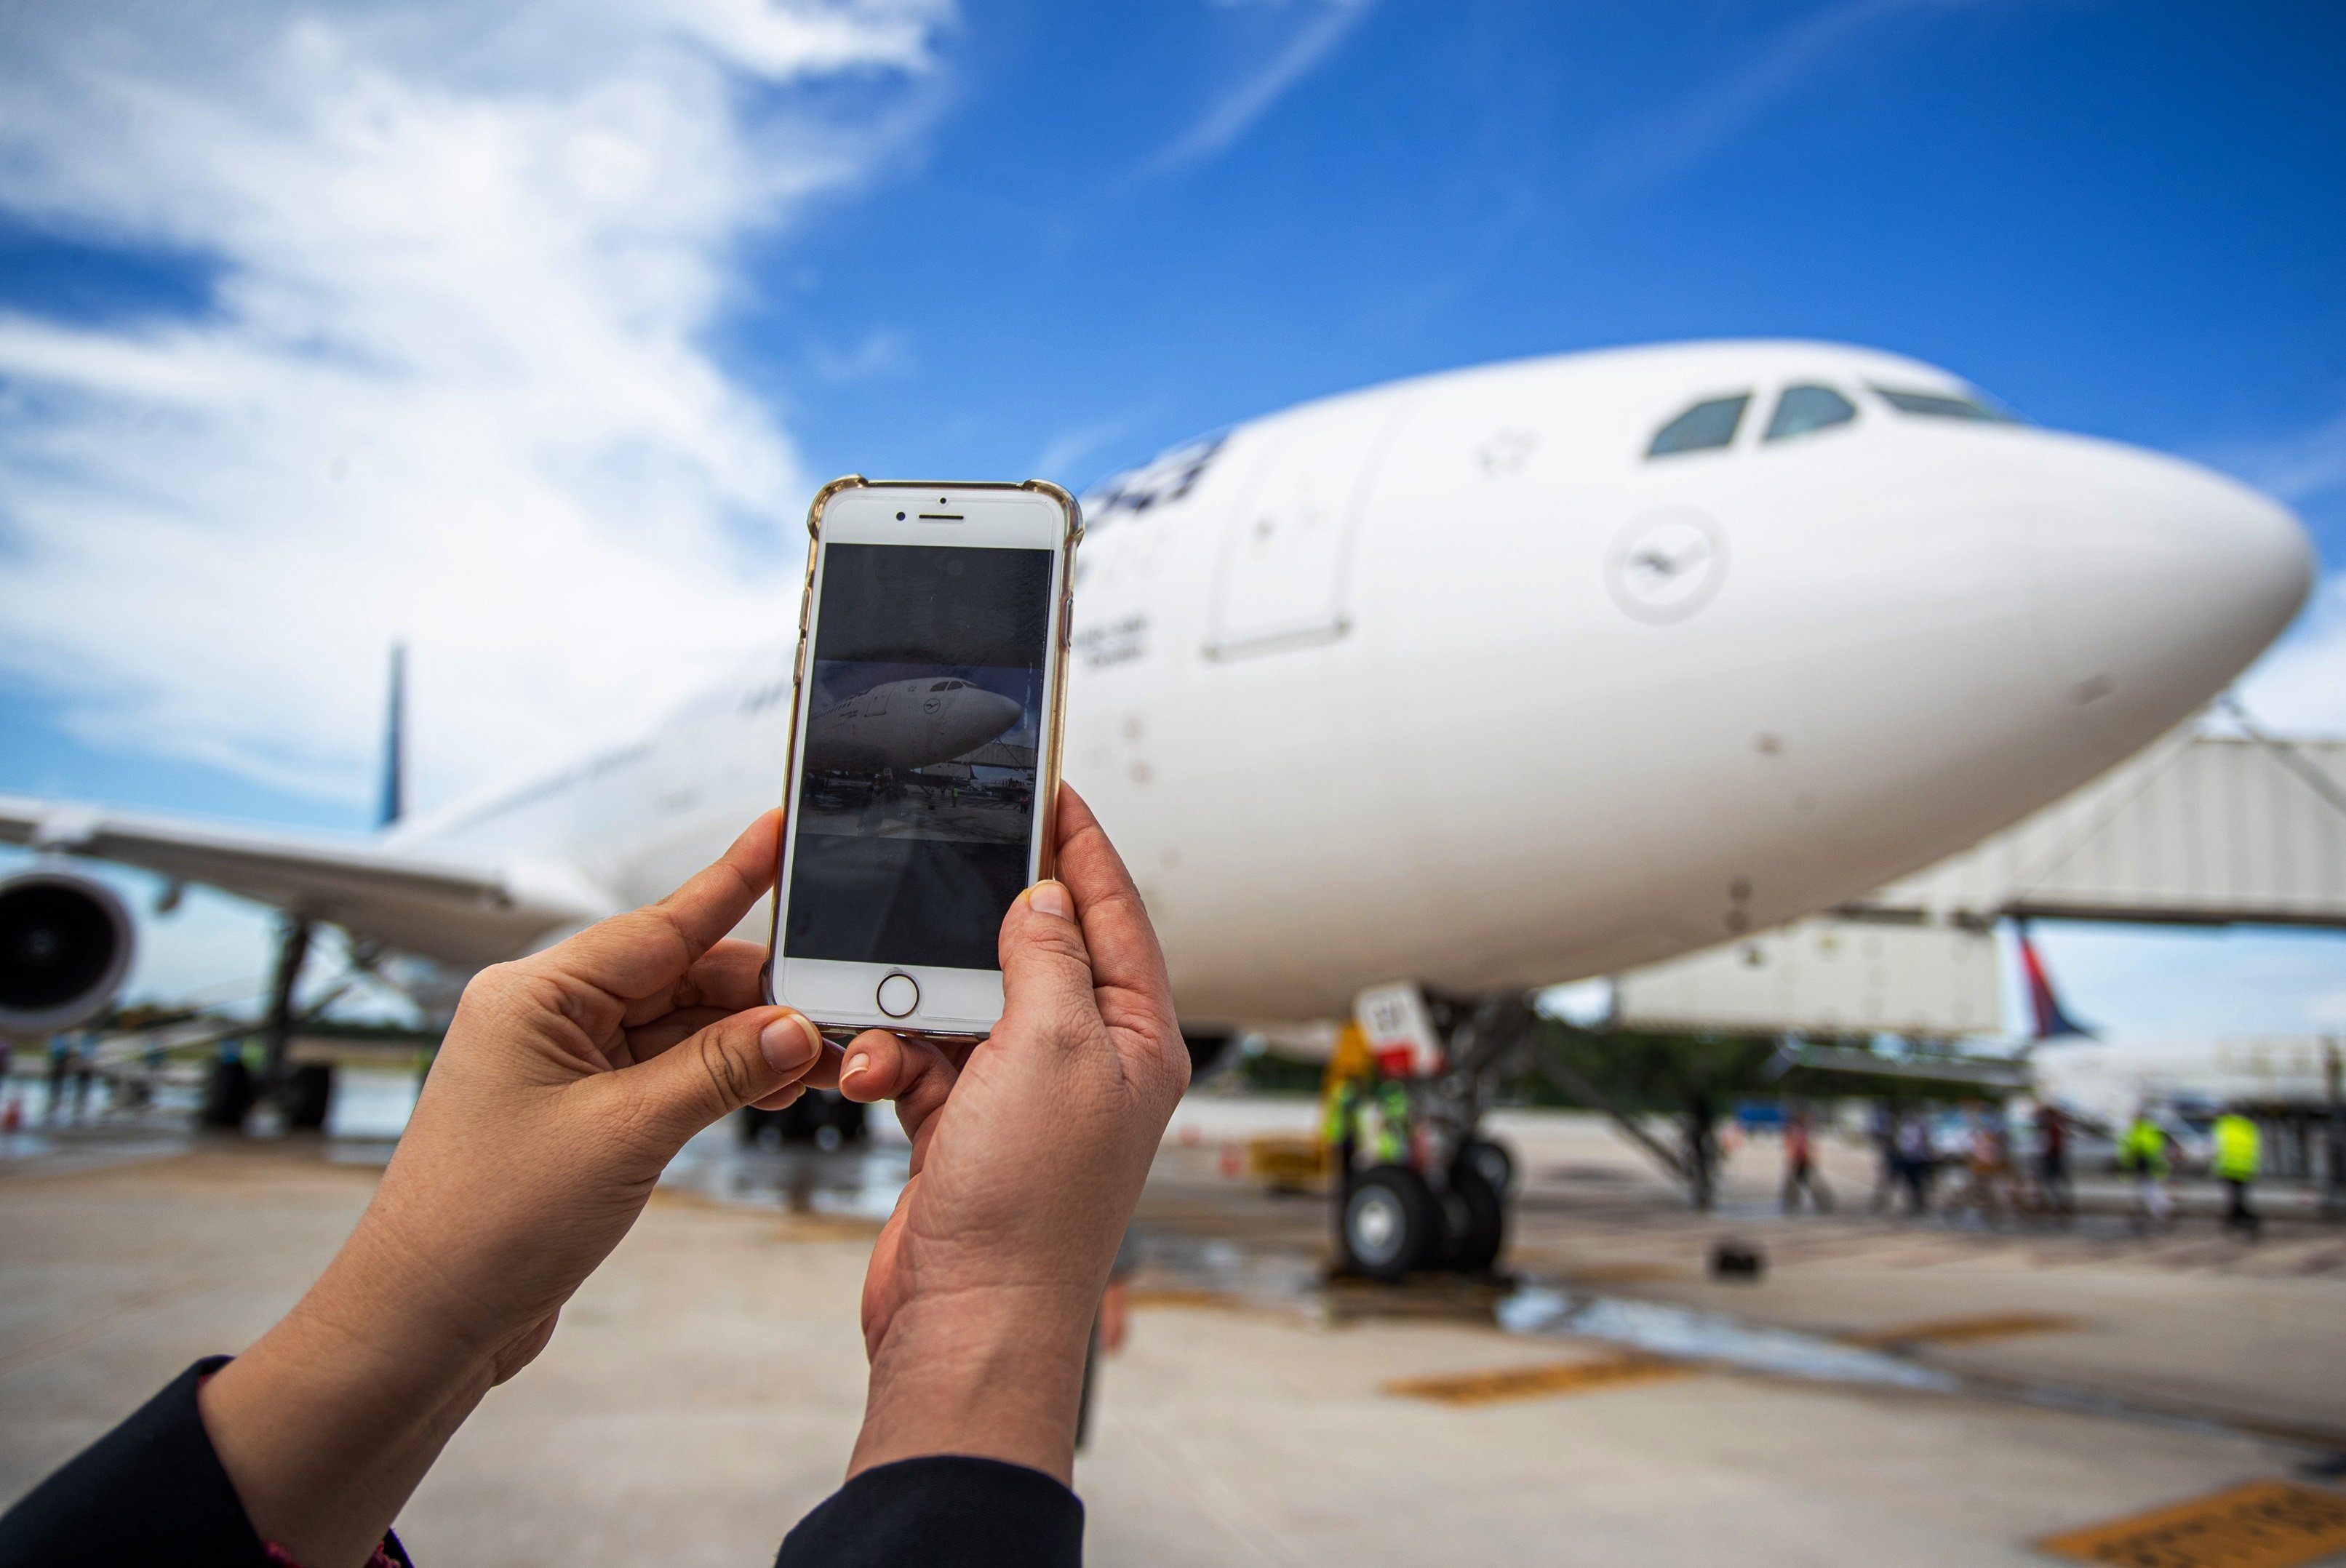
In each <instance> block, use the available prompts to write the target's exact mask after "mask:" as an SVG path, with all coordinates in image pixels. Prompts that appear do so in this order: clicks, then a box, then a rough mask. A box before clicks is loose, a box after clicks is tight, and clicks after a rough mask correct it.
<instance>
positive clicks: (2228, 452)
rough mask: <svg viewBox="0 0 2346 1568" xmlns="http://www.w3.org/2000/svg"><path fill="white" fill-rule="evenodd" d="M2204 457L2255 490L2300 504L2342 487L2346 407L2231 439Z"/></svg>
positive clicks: (2345, 479)
mask: <svg viewBox="0 0 2346 1568" xmlns="http://www.w3.org/2000/svg"><path fill="white" fill-rule="evenodd" d="M2206 458H2207V461H2208V463H2212V464H2213V465H2214V466H2216V467H2218V468H2222V469H2226V470H2229V472H2231V473H2237V474H2239V476H2240V477H2241V478H2242V479H2245V480H2247V481H2248V482H2249V484H2253V485H2255V486H2256V487H2257V488H2258V489H2259V490H2264V491H2269V492H2270V493H2271V494H2275V495H2278V496H2280V498H2281V499H2282V500H2284V501H2287V502H2290V503H2292V504H2299V505H2302V504H2304V503H2306V502H2308V501H2310V500H2312V499H2313V498H2314V497H2315V496H2317V495H2321V494H2327V493H2328V492H2330V491H2332V490H2336V489H2338V488H2340V487H2341V486H2346V412H2339V413H2336V414H2333V415H2331V417H2330V418H2328V419H2325V420H2322V421H2320V422H2319V423H2314V424H2311V425H2309V426H2307V427H2306V428H2305V429H2303V430H2300V431H2294V432H2291V433H2289V434H2287V435H2283V436H2280V437H2277V438H2275V439H2272V440H2268V441H2247V442H2235V443H2232V444H2230V445H2229V446H2223V447H2219V448H2217V449H2215V450H2212V451H2210V452H2208V453H2207V454H2206Z"/></svg>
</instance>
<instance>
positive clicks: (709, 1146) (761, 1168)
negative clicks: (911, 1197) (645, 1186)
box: [660, 1123, 913, 1227]
mask: <svg viewBox="0 0 2346 1568" xmlns="http://www.w3.org/2000/svg"><path fill="white" fill-rule="evenodd" d="M912 1156H913V1151H912V1149H911V1147H910V1146H909V1145H905V1144H903V1143H897V1142H888V1143H878V1142H875V1143H872V1144H869V1145H862V1146H855V1145H851V1146H849V1147H847V1148H842V1149H836V1150H824V1149H813V1148H797V1147H787V1146H786V1147H783V1148H779V1149H774V1148H764V1147H756V1146H744V1145H742V1144H741V1143H740V1142H739V1140H738V1139H737V1138H736V1137H735V1135H734V1134H733V1130H732V1128H731V1126H730V1125H727V1124H722V1123H720V1124H719V1125H718V1126H716V1127H714V1128H712V1129H710V1130H709V1132H706V1133H703V1134H701V1135H699V1137H697V1138H694V1139H693V1140H692V1141H691V1142H690V1143H688V1144H687V1145H685V1146H684V1152H683V1153H681V1154H679V1155H678V1156H677V1157H676V1158H675V1160H673V1161H672V1162H670V1164H669V1166H668V1169H667V1170H666V1171H665V1172H664V1173H662V1175H661V1176H660V1187H661V1189H662V1190H664V1191H667V1192H670V1193H676V1194H690V1195H694V1196H700V1197H705V1198H708V1199H709V1200H711V1201H713V1202H716V1203H719V1204H724V1205H729V1206H738V1207H752V1208H764V1209H779V1210H780V1211H781V1212H783V1213H785V1214H789V1215H792V1216H798V1217H814V1218H821V1219H830V1220H838V1221H843V1222H855V1223H857V1224H860V1225H861V1226H862V1227H876V1226H878V1225H880V1224H882V1222H884V1221H885V1220H886V1219H887V1217H888V1216H889V1215H890V1214H892V1212H894V1210H895V1207H896V1196H897V1195H898V1194H899V1193H901V1192H903V1190H904V1182H905V1179H906V1177H907V1176H908V1174H909V1173H910V1170H911V1166H912Z"/></svg>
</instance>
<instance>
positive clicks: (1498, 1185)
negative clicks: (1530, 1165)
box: [1458, 1138, 1515, 1198]
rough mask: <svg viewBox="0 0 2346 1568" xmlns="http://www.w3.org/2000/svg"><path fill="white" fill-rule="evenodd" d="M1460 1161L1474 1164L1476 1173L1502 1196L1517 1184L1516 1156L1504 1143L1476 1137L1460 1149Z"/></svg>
mask: <svg viewBox="0 0 2346 1568" xmlns="http://www.w3.org/2000/svg"><path fill="white" fill-rule="evenodd" d="M1458 1162H1459V1164H1461V1165H1464V1166H1472V1167H1473V1168H1474V1173H1475V1174H1476V1175H1478V1176H1481V1177H1482V1178H1483V1179H1484V1181H1485V1182H1488V1183H1489V1184H1490V1186H1491V1190H1492V1191H1493V1192H1494V1193H1497V1194H1498V1195H1499V1196H1501V1197H1502V1198H1505V1196H1507V1190H1508V1189H1509V1188H1510V1187H1512V1186H1515V1156H1513V1155H1511V1154H1509V1153H1508V1152H1507V1145H1505V1144H1494V1143H1493V1142H1491V1141H1490V1140H1489V1139H1488V1138H1476V1139H1475V1140H1474V1142H1472V1143H1470V1144H1468V1145H1466V1146H1465V1147H1464V1148H1463V1149H1460V1150H1459V1151H1458Z"/></svg>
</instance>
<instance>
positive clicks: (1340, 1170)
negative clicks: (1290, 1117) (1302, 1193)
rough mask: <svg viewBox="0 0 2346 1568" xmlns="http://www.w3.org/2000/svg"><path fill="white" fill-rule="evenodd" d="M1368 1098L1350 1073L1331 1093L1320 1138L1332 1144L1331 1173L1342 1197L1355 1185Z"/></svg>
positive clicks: (1330, 1148) (1338, 1082)
mask: <svg viewBox="0 0 2346 1568" xmlns="http://www.w3.org/2000/svg"><path fill="white" fill-rule="evenodd" d="M1366 1098H1367V1096H1366V1095H1364V1094H1363V1093H1362V1089H1361V1081H1360V1080H1359V1079H1358V1078H1354V1077H1350V1076H1347V1077H1342V1078H1339V1079H1337V1080H1336V1088H1335V1092H1334V1093H1333V1094H1331V1095H1329V1096H1328V1115H1327V1118H1326V1119H1325V1121H1323V1122H1322V1123H1321V1128H1320V1138H1321V1142H1322V1143H1324V1144H1326V1145H1328V1172H1329V1174H1330V1175H1331V1176H1333V1177H1335V1180H1336V1191H1337V1193H1338V1194H1339V1195H1340V1196H1341V1194H1342V1192H1343V1190H1344V1189H1345V1187H1347V1186H1351V1185H1352V1156H1354V1155H1355V1154H1357V1153H1358V1152H1359V1150H1360V1146H1361V1105H1362V1101H1363V1100H1365V1099H1366Z"/></svg>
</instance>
